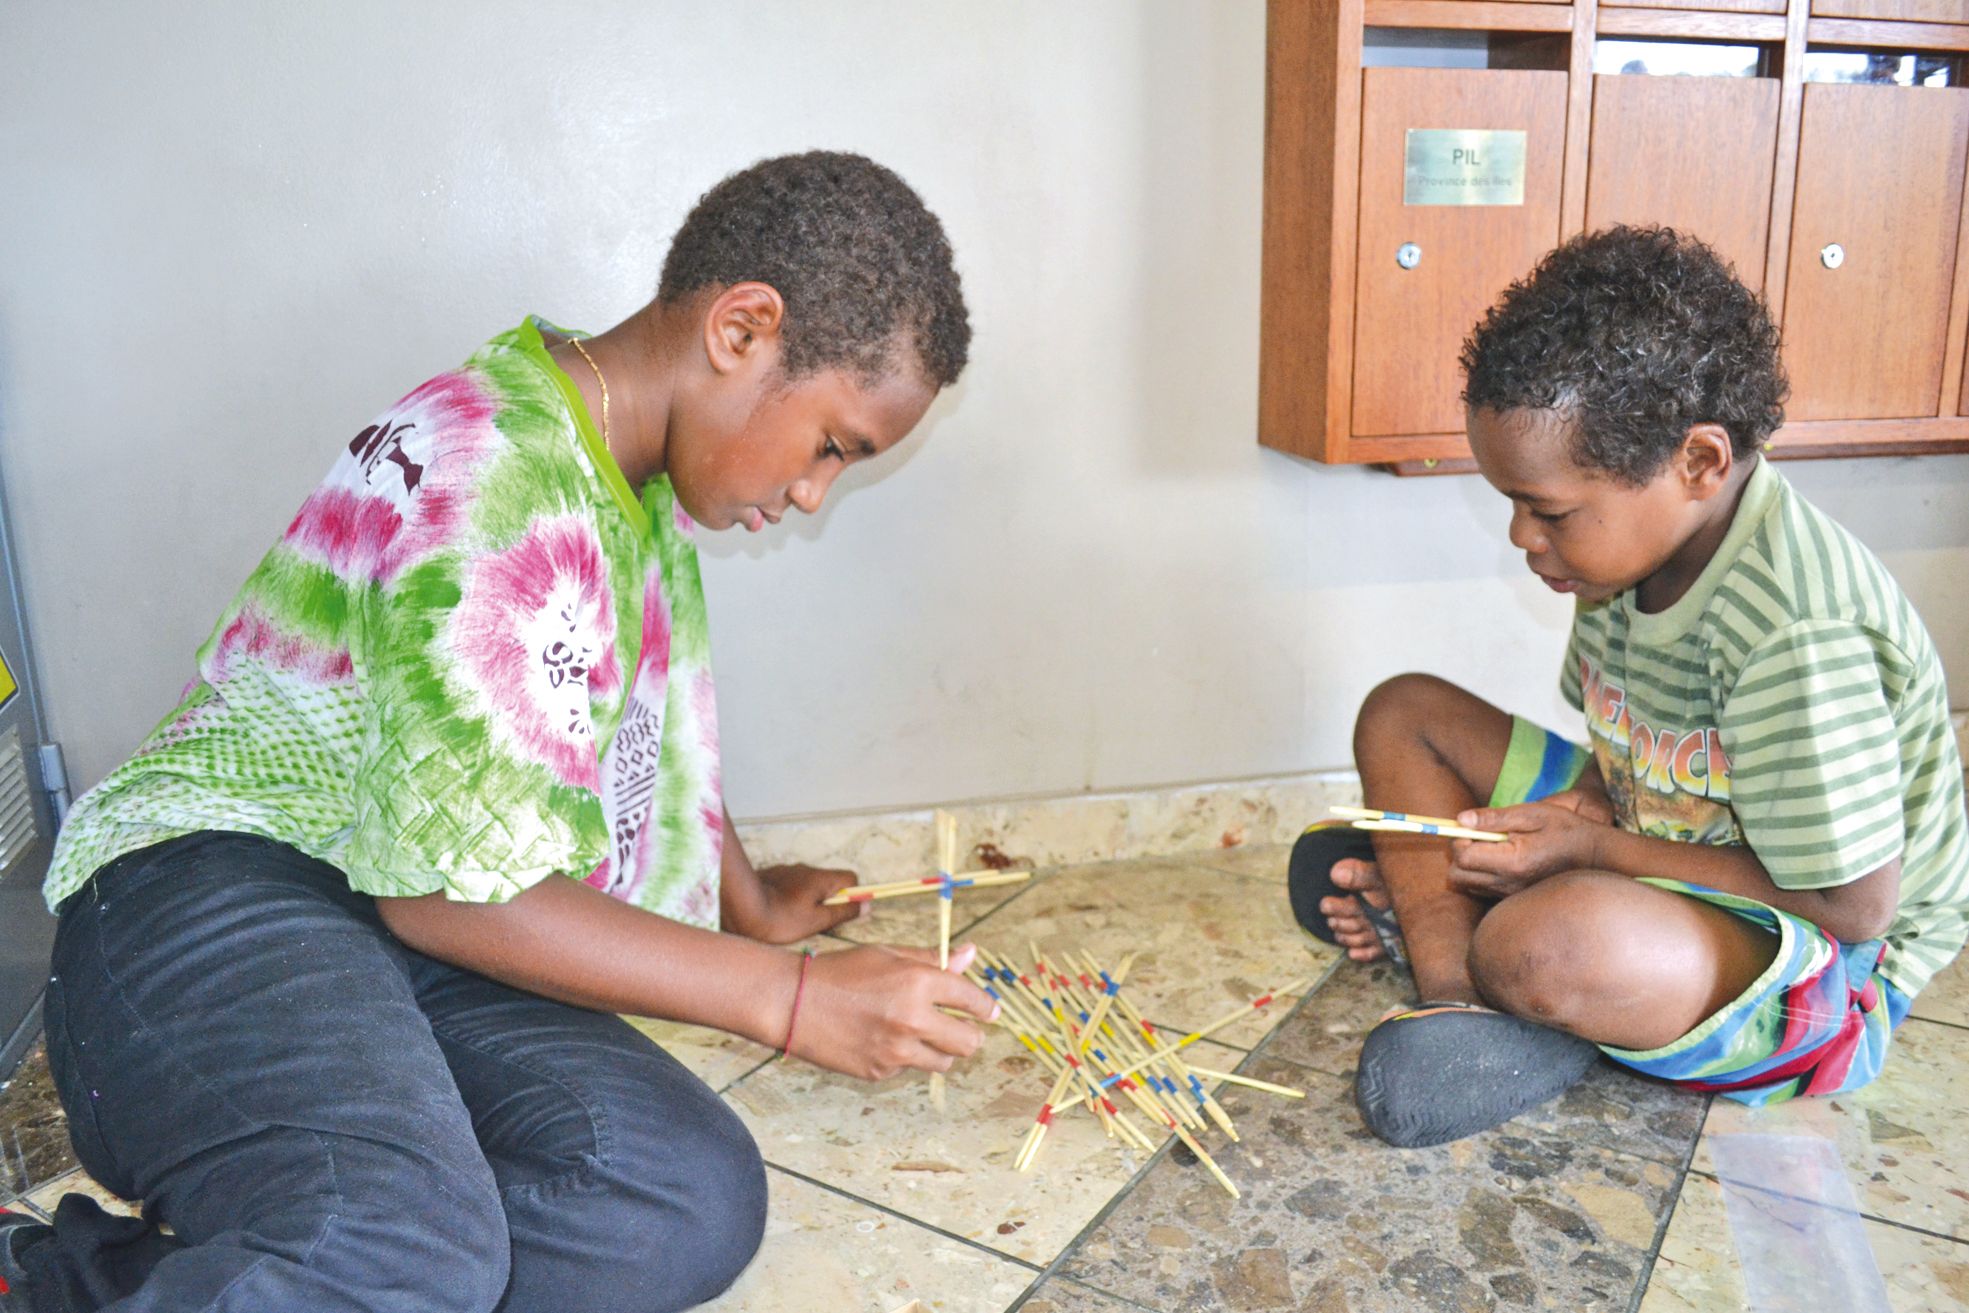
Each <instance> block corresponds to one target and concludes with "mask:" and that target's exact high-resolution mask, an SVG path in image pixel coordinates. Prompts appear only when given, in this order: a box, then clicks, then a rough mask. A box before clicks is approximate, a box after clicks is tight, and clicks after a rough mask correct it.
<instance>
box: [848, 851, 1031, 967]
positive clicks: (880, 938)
mask: <svg viewBox="0 0 1969 1313" xmlns="http://www.w3.org/2000/svg"><path fill="white" fill-rule="evenodd" d="M1018 869H1020V870H1024V869H1027V868H1024V867H1020V868H1018ZM1047 874H1048V872H1047V871H1046V870H1044V869H1043V868H1042V869H1039V870H1035V871H1033V875H1032V880H1029V881H1026V882H1025V883H1023V884H1004V885H986V886H985V887H984V888H982V889H978V888H972V889H959V890H957V891H956V893H955V894H954V895H953V896H952V898H951V900H950V942H951V943H952V944H957V943H960V942H962V941H963V939H964V937H965V935H967V934H969V933H970V930H971V927H972V926H974V925H976V924H977V923H978V921H979V920H980V919H981V918H983V917H985V916H987V915H989V914H990V913H991V912H993V911H996V910H997V909H998V908H1000V907H1003V906H1004V905H1005V904H1006V903H1008V902H1010V901H1011V900H1012V899H1014V898H1016V897H1018V896H1019V895H1020V894H1021V893H1023V892H1025V891H1026V890H1027V889H1028V888H1029V887H1030V886H1031V885H1032V884H1033V883H1034V882H1035V881H1039V880H1044V879H1045V878H1046V877H1047ZM940 901H942V900H941V899H939V898H938V897H937V896H936V895H934V894H920V895H917V896H914V897H910V898H885V899H882V900H881V901H879V902H876V903H872V904H870V907H871V909H872V910H871V911H870V912H869V914H868V915H867V916H865V917H859V918H857V919H855V920H853V921H846V922H843V923H842V924H841V925H838V926H836V927H835V928H834V930H833V931H832V935H833V937H835V938H837V939H845V940H848V941H849V942H851V943H856V944H910V945H914V946H915V947H918V948H935V947H936V946H937V904H938V903H939V902H940Z"/></svg>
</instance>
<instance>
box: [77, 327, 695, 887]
mask: <svg viewBox="0 0 1969 1313" xmlns="http://www.w3.org/2000/svg"><path fill="white" fill-rule="evenodd" d="M692 534H693V526H692V524H691V522H690V519H689V518H688V517H687V516H686V515H685V514H684V513H683V511H682V509H681V508H679V507H678V506H677V504H676V500H675V497H674V496H673V494H672V492H671V489H670V486H669V482H668V480H666V479H661V478H659V479H656V480H654V481H652V482H651V483H650V484H649V485H648V486H647V487H646V488H645V489H644V490H643V495H642V498H641V499H640V500H638V499H637V498H636V497H635V496H633V495H632V494H631V493H630V491H629V488H628V485H627V484H626V483H625V482H624V481H623V479H622V476H621V474H620V472H619V471H618V470H617V469H616V468H615V465H614V462H613V461H612V460H610V459H609V457H608V455H607V452H606V450H605V448H604V447H603V446H602V443H601V440H600V438H599V437H598V436H597V435H596V433H595V431H594V427H593V423H592V421H591V420H590V419H589V416H588V414H587V411H586V409H585V408H584V407H583V406H582V404H581V402H580V397H579V394H578V393H577V392H576V391H575V389H574V387H573V385H572V384H571V382H570V381H569V380H568V379H567V377H566V375H564V374H563V373H561V371H560V370H559V368H558V367H557V366H556V365H555V364H554V363H553V361H552V360H551V359H550V358H549V357H548V355H547V354H546V351H545V349H544V344H543V342H542V338H541V333H540V326H539V324H538V322H537V321H533V320H529V321H528V322H527V323H524V324H522V325H521V326H520V327H519V328H517V329H515V330H513V331H512V332H510V333H506V334H503V335H501V336H500V337H498V338H495V339H494V340H493V341H492V342H491V343H489V344H488V345H487V346H486V347H485V348H484V349H482V350H481V351H480V352H478V353H477V354H476V355H474V356H473V357H472V359H471V360H469V361H467V362H466V364H465V365H464V366H463V367H462V368H461V369H459V370H457V371H455V372H453V373H449V374H445V375H443V376H441V377H439V378H436V379H433V380H432V381H431V382H429V383H426V384H425V385H424V386H422V387H420V388H418V389H417V390H416V391H415V392H412V393H411V394H410V395H409V396H407V397H405V398H404V399H403V400H402V401H400V402H399V403H397V405H396V406H394V407H392V408H391V410H390V411H389V412H388V413H386V414H385V415H383V416H382V417H381V418H379V419H378V420H377V422H376V423H375V424H373V425H371V426H369V427H368V428H365V429H364V430H363V431H362V432H361V433H359V434H357V435H356V437H355V438H354V440H353V441H351V442H350V443H349V445H348V449H347V451H346V452H344V453H343V454H342V456H341V457H340V458H339V459H338V460H337V462H336V464H335V467H334V468H333V469H332V470H331V471H330V472H329V475H328V477H327V478H326V479H325V480H324V481H323V483H322V484H321V486H320V487H319V488H317V489H316V490H315V492H314V494H313V495H312V496H310V497H309V498H308V500H307V502H306V504H304V505H303V506H302V508H301V511H300V513H299V514H298V515H297V516H296V517H295V519H294V522H293V524H292V525H290V526H289V528H288V530H287V533H286V534H285V535H284V536H283V538H282V539H281V541H280V542H279V543H278V544H277V545H276V546H275V547H274V549H273V550H272V551H271V552H269V553H268V554H267V556H266V558H265V559H264V560H263V561H262V562H261V563H260V566H259V568H258V569H257V570H255V571H254V573H253V575H252V576H251V577H250V578H249V579H248V580H247V581H246V584H245V585H244V586H243V587H242V588H241V589H240V591H239V594H238V596H237V597H236V598H235V599H234V600H233V603H232V605H231V606H230V607H229V608H228V609H227V611H226V613H225V615H224V616H222V617H221V618H220V621H219V624H218V625H217V627H216V628H215V629H214V630H213V633H212V636H211V637H210V638H209V639H208V640H206V643H205V645H204V646H203V647H202V648H201V649H200V650H199V653H198V678H197V679H196V680H195V681H194V682H193V683H192V685H191V686H190V688H189V689H188V690H187V692H186V695H185V698H184V701H183V702H181V703H180V704H179V706H178V707H177V709H176V710H174V711H173V712H172V713H171V714H170V715H169V716H167V717H166V718H165V719H164V721H163V723H162V724H160V725H159V726H158V727H157V729H156V730H155V731H153V732H152V734H151V735H150V737H149V738H148V739H147V740H146V741H145V742H144V744H143V746H142V747H141V748H139V749H138V751H137V754H136V755H135V756H134V757H133V758H131V760H130V761H128V762H126V763H125V764H124V765H122V766H121V767H119V768H118V769H117V770H115V771H114V772H112V773H111V774H110V775H109V777H108V778H106V779H105V780H104V781H103V782H102V783H101V784H100V785H98V786H97V787H96V788H95V789H93V790H91V791H90V792H89V793H88V794H86V795H85V796H84V797H83V798H82V799H81V800H79V801H78V802H77V803H76V804H75V807H74V809H73V811H72V812H71V813H70V815H69V818H68V822H67V824H66V825H65V827H64V828H63V831H62V836H61V840H60V843H59V844H58V847H57V850H56V854H55V861H54V864H53V867H52V868H51V870H50V872H49V876H48V881H47V884H46V887H45V893H46V896H47V899H48V903H49V905H50V906H54V905H56V904H58V903H59V902H60V901H61V900H62V899H63V898H65V897H67V896H68V895H69V894H70V893H72V892H73V891H74V890H75V889H76V888H77V887H79V886H80V885H81V884H82V883H83V882H84V881H86V880H87V879H88V878H89V876H90V874H91V873H92V872H94V871H95V870H97V869H98V868H100V867H101V866H102V865H103V864H104V863H106V862H108V861H110V860H111V859H113V858H115V857H117V856H119V855H120V854H122V853H125V852H129V851H131V850H133V849H136V848H139V847H142V846H144V845H147V844H151V843H157V842H159V841H161V840H164V839H167V838H171V837H174V836H176V835H180V834H185V833H188V832H190V831H193V830H200V829H226V830H242V831H246V832H250V833H254V834H261V835H265V836H267V837H269V838H273V839H277V840H280V841H281V842H284V843H289V844H292V845H294V846H295V847H297V848H299V849H301V850H303V851H305V852H308V853H310V854H312V855H314V856H317V857H319V858H321V859H323V860H325V861H328V862H331V863H333V864H335V865H336V866H338V867H340V868H341V869H342V870H343V871H345V872H346V873H347V874H348V877H349V882H350V884H351V885H352V886H353V887H355V888H357V889H360V890H363V891H365V892H368V893H373V894H381V895H393V896H405V895H415V894H423V893H431V892H436V891H439V890H442V891H443V892H444V893H445V894H446V895H447V896H448V897H452V898H458V899H464V900H469V901H474V902H483V901H499V900H503V899H506V898H510V897H512V896H513V895H514V894H516V893H518V892H520V891H521V890H523V889H526V888H527V887H529V886H531V885H532V884H534V883H536V882H538V881H539V880H541V879H544V878H545V877H546V876H548V875H550V874H553V873H555V872H562V873H566V874H569V875H572V876H575V877H576V878H580V879H584V880H586V881H587V882H588V883H590V884H592V885H595V886H596V887H598V888H601V889H604V890H606V891H607V892H609V893H611V894H613V895H614V896H616V897H617V898H620V899H622V900H623V901H625V902H629V903H632V904H634V905H636V906H638V907H643V908H646V909H648V910H650V911H654V912H659V913H662V914H664V915H667V916H671V917H674V918H676V919H678V920H682V921H686V922H690V923H692V924H697V925H708V926H715V925H716V924H717V921H718V864H719V855H720V849H721V845H722V839H723V828H722V806H721V803H720V794H719V787H720V785H719V774H718V732H717V710H716V701H715V698H714V695H713V687H712V681H711V667H710V654H709V643H708V638H707V631H706V622H705V612H704V597H703V590H702V587H701V584H700V582H699V577H698V569H697V552H696V547H695V545H694V543H693V541H692Z"/></svg>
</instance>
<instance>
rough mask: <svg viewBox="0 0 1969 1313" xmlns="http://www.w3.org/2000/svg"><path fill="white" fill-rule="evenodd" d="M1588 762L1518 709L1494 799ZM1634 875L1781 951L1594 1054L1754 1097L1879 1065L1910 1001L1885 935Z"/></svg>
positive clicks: (1834, 1089) (1862, 1078)
mask: <svg viewBox="0 0 1969 1313" xmlns="http://www.w3.org/2000/svg"><path fill="white" fill-rule="evenodd" d="M1591 760H1592V758H1591V756H1590V755H1589V754H1588V753H1587V750H1586V749H1585V748H1583V747H1581V746H1579V745H1578V744H1576V743H1573V742H1571V741H1570V740H1567V739H1565V738H1562V737H1561V736H1559V735H1557V734H1554V733H1552V732H1551V731H1550V730H1546V729H1542V728H1540V727H1539V726H1537V725H1534V724H1533V723H1532V722H1530V721H1528V720H1524V719H1522V718H1519V719H1516V720H1515V721H1514V722H1513V724H1512V727H1511V746H1510V749H1509V750H1508V751H1507V752H1506V754H1505V759H1504V766H1503V769H1502V770H1501V771H1500V772H1499V773H1498V780H1497V788H1496V789H1495V790H1494V791H1493V792H1492V794H1491V801H1490V805H1491V806H1493V807H1507V806H1511V805H1513V804H1516V803H1520V802H1533V801H1536V800H1537V799H1539V798H1543V797H1546V796H1548V795H1550V794H1553V793H1558V792H1561V791H1562V790H1565V789H1569V788H1571V787H1572V786H1573V785H1574V784H1575V783H1577V782H1578V780H1579V776H1580V773H1581V772H1582V771H1584V770H1585V769H1586V765H1587V763H1588V762H1589V761H1591ZM1641 883H1643V884H1651V885H1653V886H1655V887H1656V888H1657V889H1666V890H1668V891H1669V892H1670V893H1677V894H1681V895H1683V896H1684V897H1688V898H1696V899H1700V900H1701V901H1703V902H1705V903H1708V904H1710V905H1711V906H1714V907H1720V908H1722V909H1723V910H1724V911H1727V912H1729V913H1731V914H1732V915H1734V916H1740V917H1742V918H1743V919H1744V920H1746V921H1750V922H1752V923H1754V924H1756V925H1760V926H1762V927H1764V928H1765V929H1766V930H1769V931H1771V932H1772V933H1773V934H1775V935H1777V937H1778V953H1777V956H1776V957H1775V958H1774V959H1772V961H1771V965H1770V966H1769V967H1768V968H1767V969H1766V970H1765V972H1764V974H1763V975H1761V976H1759V977H1758V978H1757V979H1756V980H1755V981H1754V982H1752V984H1751V985H1750V987H1749V988H1748V989H1746V990H1744V991H1743V993H1742V994H1741V995H1739V996H1738V997H1737V998H1736V999H1735V1000H1734V1001H1732V1002H1731V1003H1730V1004H1728V1005H1727V1006H1726V1007H1724V1008H1723V1009H1722V1010H1721V1011H1719V1012H1717V1013H1716V1014H1715V1015H1714V1016H1712V1017H1710V1018H1708V1019H1707V1020H1706V1021H1704V1022H1703V1023H1702V1024H1701V1025H1699V1026H1697V1027H1696V1028H1695V1029H1694V1030H1692V1031H1690V1032H1689V1033H1688V1034H1686V1035H1683V1036H1682V1037H1681V1038H1680V1039H1677V1040H1674V1041H1673V1042H1671V1043H1668V1044H1665V1045H1663V1046H1662V1047H1661V1048H1658V1049H1650V1050H1648V1051H1647V1052H1635V1051H1633V1050H1629V1049H1617V1048H1610V1047H1608V1046H1607V1045H1604V1044H1603V1045H1601V1046H1600V1050H1601V1052H1603V1053H1605V1054H1606V1055H1607V1056H1608V1057H1610V1058H1612V1059H1613V1060H1614V1061H1615V1062H1618V1063H1621V1064H1622V1065H1624V1066H1628V1067H1632V1068H1633V1069H1634V1070H1635V1071H1638V1072H1641V1073H1643V1074H1645V1075H1648V1076H1653V1077H1656V1078H1658V1079H1660V1080H1665V1081H1671V1082H1673V1083H1674V1084H1677V1085H1684V1086H1687V1087H1688V1088H1690V1089H1695V1090H1702V1091H1705V1092H1707V1093H1711V1094H1721V1095H1723V1096H1725V1097H1726V1098H1731V1099H1735V1100H1737V1101H1738V1102H1739V1103H1749V1104H1763V1103H1781V1102H1783V1101H1784V1100H1786V1099H1791V1098H1796V1097H1798V1096H1799V1095H1803V1094H1838V1093H1840V1092H1842V1091H1845V1090H1855V1089H1858V1088H1859V1087H1860V1086H1862V1085H1865V1084H1867V1083H1868V1082H1869V1081H1871V1080H1872V1079H1873V1078H1874V1077H1875V1076H1878V1075H1879V1074H1880V1068H1881V1067H1882V1066H1883V1065H1884V1064H1885V1063H1886V1061H1887V1049H1888V1047H1889V1045H1890V1044H1891V1043H1892V1042H1893V1036H1894V1029H1895V1027H1897V1026H1899V1025H1900V1024H1901V1020H1902V1018H1904V1017H1905V1016H1907V1010H1908V1006H1909V1004H1910V1003H1911V1002H1912V1001H1913V1000H1912V999H1910V998H1909V997H1908V996H1907V995H1906V994H1903V993H1902V992H1901V991H1900V990H1899V989H1898V988H1896V987H1895V986H1894V985H1892V984H1890V983H1889V982H1888V980H1887V978H1886V977H1885V976H1883V975H1881V974H1880V964H1881V962H1882V961H1883V960H1884V959H1885V958H1886V956H1887V945H1886V944H1885V943H1884V942H1883V941H1881V940H1878V939H1869V940H1866V941H1865V942H1864V943H1858V944H1842V943H1840V942H1839V941H1838V940H1836V939H1834V938H1833V937H1832V936H1830V935H1828V934H1826V932H1825V931H1823V930H1821V929H1819V928H1818V927H1817V926H1815V925H1813V924H1812V923H1811V922H1810V921H1807V920H1806V919H1805V918H1803V917H1801V916H1793V915H1792V914H1791V913H1789V912H1782V911H1779V910H1778V909H1777V908H1775V907H1772V906H1770V905H1769V904H1766V903H1760V902H1758V901H1757V900H1756V899H1754V898H1739V897H1737V896H1735V895H1734V894H1726V893H1722V892H1719V891H1718V890H1715V889H1710V888H1707V887H1705V886H1703V885H1696V884H1686V883H1684V882H1682V881H1680V880H1657V879H1644V880H1642V881H1641Z"/></svg>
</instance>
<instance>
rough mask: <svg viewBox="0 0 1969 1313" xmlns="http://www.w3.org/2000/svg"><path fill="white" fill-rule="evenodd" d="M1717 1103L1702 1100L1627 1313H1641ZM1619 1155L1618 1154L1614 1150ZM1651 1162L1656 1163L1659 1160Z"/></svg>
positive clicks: (1711, 1098)
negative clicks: (1694, 1125) (1670, 1196)
mask: <svg viewBox="0 0 1969 1313" xmlns="http://www.w3.org/2000/svg"><path fill="white" fill-rule="evenodd" d="M1714 1102H1716V1096H1715V1095H1713V1094H1712V1095H1708V1096H1706V1097H1705V1099H1704V1101H1703V1107H1702V1120H1701V1121H1700V1122H1698V1123H1697V1124H1696V1133H1695V1135H1694V1136H1693V1137H1692V1138H1691V1139H1690V1140H1689V1147H1688V1151H1687V1152H1686V1153H1684V1154H1683V1155H1682V1165H1681V1167H1680V1168H1679V1169H1677V1171H1676V1175H1675V1193H1674V1196H1673V1197H1672V1198H1671V1199H1670V1200H1669V1201H1668V1207H1667V1208H1666V1209H1664V1210H1662V1214H1661V1221H1660V1222H1658V1223H1656V1224H1655V1238H1654V1242H1653V1243H1652V1244H1650V1245H1649V1246H1648V1253H1647V1258H1646V1260H1645V1261H1644V1262H1643V1263H1642V1264H1641V1274H1640V1276H1639V1278H1637V1279H1636V1281H1635V1283H1634V1298H1632V1299H1631V1300H1629V1301H1628V1303H1627V1310H1628V1313H1640V1308H1641V1301H1642V1300H1643V1299H1645V1298H1646V1297H1647V1293H1648V1287H1649V1286H1650V1285H1651V1284H1653V1282H1654V1275H1655V1264H1656V1263H1657V1262H1659V1261H1660V1259H1661V1247H1662V1245H1664V1244H1666V1243H1667V1242H1668V1228H1669V1225H1670V1224H1671V1223H1673V1222H1674V1220H1675V1211H1676V1210H1677V1209H1679V1208H1680V1207H1681V1206H1682V1191H1684V1190H1686V1189H1687V1188H1688V1185H1689V1177H1690V1176H1692V1175H1696V1174H1697V1173H1696V1172H1695V1171H1694V1168H1693V1167H1692V1164H1693V1163H1694V1162H1695V1160H1696V1150H1698V1149H1700V1148H1701V1147H1702V1135H1703V1128H1704V1127H1706V1126H1707V1125H1708V1124H1709V1105H1710V1104H1712V1103H1714ZM1616 1152H1618V1151H1616ZM1650 1161H1654V1162H1659V1161H1660V1159H1651V1160H1650Z"/></svg>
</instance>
